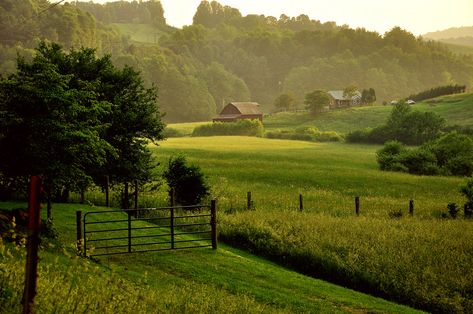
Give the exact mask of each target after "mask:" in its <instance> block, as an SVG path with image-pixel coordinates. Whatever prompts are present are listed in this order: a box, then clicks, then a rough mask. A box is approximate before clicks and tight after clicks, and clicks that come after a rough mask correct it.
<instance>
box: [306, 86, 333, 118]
mask: <svg viewBox="0 0 473 314" xmlns="http://www.w3.org/2000/svg"><path fill="white" fill-rule="evenodd" d="M329 103H330V98H329V96H328V94H327V92H325V91H322V90H315V91H313V92H310V93H308V94H306V95H305V98H304V104H305V106H306V108H307V109H308V110H309V111H310V112H311V114H317V113H319V112H321V111H322V110H323V108H324V107H325V106H328V105H329Z"/></svg>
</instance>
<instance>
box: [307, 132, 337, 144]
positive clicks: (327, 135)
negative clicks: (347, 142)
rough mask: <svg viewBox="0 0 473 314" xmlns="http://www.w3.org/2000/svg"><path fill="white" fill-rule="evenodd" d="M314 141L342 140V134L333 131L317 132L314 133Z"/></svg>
mask: <svg viewBox="0 0 473 314" xmlns="http://www.w3.org/2000/svg"><path fill="white" fill-rule="evenodd" d="M314 138H315V141H316V142H342V141H343V136H342V135H340V134H338V133H337V132H335V131H327V132H319V133H318V134H316V135H315V137H314Z"/></svg>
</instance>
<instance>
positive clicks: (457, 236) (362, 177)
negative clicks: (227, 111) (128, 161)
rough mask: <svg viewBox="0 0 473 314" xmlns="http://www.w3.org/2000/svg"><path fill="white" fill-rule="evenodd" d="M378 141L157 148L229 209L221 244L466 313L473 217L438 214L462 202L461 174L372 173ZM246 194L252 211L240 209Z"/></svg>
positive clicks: (218, 142) (232, 142) (243, 141)
mask: <svg viewBox="0 0 473 314" xmlns="http://www.w3.org/2000/svg"><path fill="white" fill-rule="evenodd" d="M379 147H380V146H373V145H350V144H340V143H335V144H334V143H332V144H325V143H324V144H322V143H306V142H299V141H283V140H269V139H260V138H248V137H211V138H179V139H169V140H167V141H165V142H163V143H162V144H161V145H160V147H159V148H157V149H155V155H156V157H157V158H158V160H159V161H161V162H162V163H164V164H165V162H166V160H167V159H168V157H169V156H171V155H173V154H176V153H183V154H185V155H187V156H188V158H189V160H190V161H191V162H193V163H196V164H198V165H199V166H200V167H201V168H202V170H203V172H204V173H205V174H206V175H207V176H208V180H209V182H210V183H211V185H212V187H213V196H215V197H216V198H217V200H218V204H219V206H218V207H219V210H220V212H226V213H227V214H226V215H223V216H221V218H220V221H221V223H222V224H221V225H222V227H221V228H222V230H221V238H222V239H224V240H225V241H227V242H228V243H231V244H233V245H236V246H241V247H243V248H246V249H248V250H250V251H253V252H256V253H258V254H261V255H263V256H268V257H270V258H272V259H275V260H277V261H278V262H280V263H283V264H286V265H288V266H291V267H294V268H296V269H298V270H299V271H302V272H304V273H307V274H310V275H313V276H317V277H322V278H326V279H329V280H333V281H335V282H339V283H343V284H347V285H349V286H351V287H354V288H357V289H361V290H366V291H370V292H371V293H375V294H380V295H387V296H389V297H390V298H393V299H396V300H399V301H402V302H405V303H407V304H410V305H414V306H416V307H420V308H423V309H426V310H429V311H440V312H458V313H461V312H471V310H472V309H473V307H472V306H473V304H472V301H471V300H472V299H473V298H472V296H473V271H472V269H471V267H470V265H471V264H472V263H473V241H472V240H471V239H472V238H473V224H472V222H470V221H464V220H463V219H457V220H452V219H442V218H441V217H442V213H443V214H445V213H446V212H447V207H446V206H447V204H448V203H450V202H455V203H457V204H459V205H460V206H461V205H462V204H463V203H464V202H465V200H464V199H463V198H462V196H461V195H460V193H459V192H458V189H459V185H460V184H461V183H462V182H463V181H464V179H461V178H454V177H427V176H413V175H409V174H404V173H392V172H382V171H379V170H378V168H377V164H376V161H375V151H376V150H377V149H379ZM247 191H251V192H252V196H253V202H254V209H255V210H250V211H246V210H245V207H246V192H247ZM299 194H302V195H303V200H304V211H303V212H299V211H298V208H299V203H298V202H299ZM355 196H360V197H361V215H360V217H356V216H355V214H354V197H355ZM410 199H413V200H414V202H415V211H414V217H410V216H409V215H408V214H407V212H408V203H409V200H410ZM399 216H401V217H399Z"/></svg>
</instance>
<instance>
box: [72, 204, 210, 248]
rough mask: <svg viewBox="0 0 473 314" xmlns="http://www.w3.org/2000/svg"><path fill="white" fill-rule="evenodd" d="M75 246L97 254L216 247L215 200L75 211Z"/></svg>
mask: <svg viewBox="0 0 473 314" xmlns="http://www.w3.org/2000/svg"><path fill="white" fill-rule="evenodd" d="M76 223H77V248H78V253H79V254H80V255H83V256H89V257H97V256H103V255H116V254H127V253H138V252H151V251H166V250H177V249H191V248H202V247H212V248H213V249H217V219H216V208H215V200H212V202H211V204H210V205H193V206H174V207H161V208H139V209H127V210H104V211H94V212H87V213H85V214H84V216H83V217H82V212H81V211H78V212H76Z"/></svg>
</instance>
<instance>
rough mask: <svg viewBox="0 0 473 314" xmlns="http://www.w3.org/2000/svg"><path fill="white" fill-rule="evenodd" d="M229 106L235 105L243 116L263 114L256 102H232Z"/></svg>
mask: <svg viewBox="0 0 473 314" xmlns="http://www.w3.org/2000/svg"><path fill="white" fill-rule="evenodd" d="M228 105H233V106H234V107H235V108H236V109H238V111H239V112H240V113H241V114H263V112H262V111H261V109H260V107H259V104H258V103H256V102H231V103H229V104H228ZM228 105H227V106H228Z"/></svg>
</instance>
